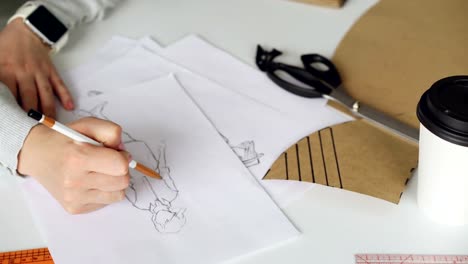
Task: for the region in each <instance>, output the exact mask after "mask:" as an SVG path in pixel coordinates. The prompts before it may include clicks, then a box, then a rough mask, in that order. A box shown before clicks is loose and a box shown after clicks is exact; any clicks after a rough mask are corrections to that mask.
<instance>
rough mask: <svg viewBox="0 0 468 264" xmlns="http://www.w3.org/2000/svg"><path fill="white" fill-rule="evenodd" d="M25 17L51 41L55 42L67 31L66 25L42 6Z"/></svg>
mask: <svg viewBox="0 0 468 264" xmlns="http://www.w3.org/2000/svg"><path fill="white" fill-rule="evenodd" d="M26 19H27V21H28V22H29V23H30V24H31V25H33V26H34V27H35V28H36V29H37V30H38V31H39V32H41V33H42V35H44V36H45V37H46V38H47V39H49V40H50V41H51V42H53V43H56V42H57V41H58V40H59V39H60V38H61V37H62V36H63V35H64V34H65V33H66V32H67V27H66V26H65V25H64V24H63V23H62V22H60V20H58V19H57V18H56V17H55V16H54V15H53V14H52V13H51V12H50V11H49V10H47V8H45V7H44V6H39V7H38V8H37V9H36V10H35V11H34V12H33V13H32V14H31V15H29V16H28V17H27V18H26Z"/></svg>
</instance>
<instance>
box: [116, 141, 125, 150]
mask: <svg viewBox="0 0 468 264" xmlns="http://www.w3.org/2000/svg"><path fill="white" fill-rule="evenodd" d="M117 148H118V149H119V150H125V145H124V143H122V142H120V144H119V146H118V147H117Z"/></svg>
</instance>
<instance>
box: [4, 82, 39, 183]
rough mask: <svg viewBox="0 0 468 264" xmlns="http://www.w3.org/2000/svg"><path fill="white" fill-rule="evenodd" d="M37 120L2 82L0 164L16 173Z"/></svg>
mask: <svg viewBox="0 0 468 264" xmlns="http://www.w3.org/2000/svg"><path fill="white" fill-rule="evenodd" d="M35 125H37V121H35V120H33V119H32V118H30V117H28V115H27V114H26V113H25V112H24V111H23V109H21V108H20V107H19V105H18V103H17V102H16V99H15V97H14V96H13V95H12V94H11V92H10V90H9V89H8V88H7V87H6V86H5V85H3V84H2V83H0V165H1V166H4V167H6V168H8V169H9V170H10V172H12V174H16V170H17V166H18V154H19V152H20V150H21V148H22V147H23V143H24V140H25V139H26V137H27V136H28V134H29V131H30V130H31V128H32V127H34V126H35Z"/></svg>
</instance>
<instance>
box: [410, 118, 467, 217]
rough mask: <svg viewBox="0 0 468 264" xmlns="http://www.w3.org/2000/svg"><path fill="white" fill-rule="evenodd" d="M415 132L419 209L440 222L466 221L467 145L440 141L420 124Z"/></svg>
mask: <svg viewBox="0 0 468 264" xmlns="http://www.w3.org/2000/svg"><path fill="white" fill-rule="evenodd" d="M419 133H420V136H419V165H418V205H419V208H420V209H421V210H422V211H423V212H424V214H426V215H427V216H428V217H429V218H431V219H433V220H434V221H436V222H438V223H441V224H447V225H465V224H468V147H464V146H460V145H457V144H453V143H451V142H448V141H446V140H443V139H441V138H440V137H438V136H436V135H434V134H433V133H432V132H430V131H429V130H428V129H427V128H425V127H424V126H423V125H422V124H421V125H420V132H419Z"/></svg>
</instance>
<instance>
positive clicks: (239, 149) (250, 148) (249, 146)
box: [219, 133, 264, 168]
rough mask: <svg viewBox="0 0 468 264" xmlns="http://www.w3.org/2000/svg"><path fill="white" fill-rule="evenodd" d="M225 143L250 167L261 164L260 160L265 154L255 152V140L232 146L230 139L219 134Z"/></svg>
mask: <svg viewBox="0 0 468 264" xmlns="http://www.w3.org/2000/svg"><path fill="white" fill-rule="evenodd" d="M219 134H220V135H221V136H222V137H223V139H224V141H225V142H226V143H227V144H228V145H229V147H231V149H232V150H233V151H234V153H236V155H237V156H238V157H239V159H240V160H241V161H242V162H243V163H244V165H245V166H246V167H247V168H248V167H252V166H255V165H258V164H260V163H261V161H260V159H261V158H262V157H263V155H264V154H263V153H258V152H257V151H256V150H255V142H254V141H253V140H246V141H243V142H241V143H240V144H237V145H232V144H231V143H230V142H229V139H228V138H227V137H225V136H224V135H223V134H221V133H219Z"/></svg>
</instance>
